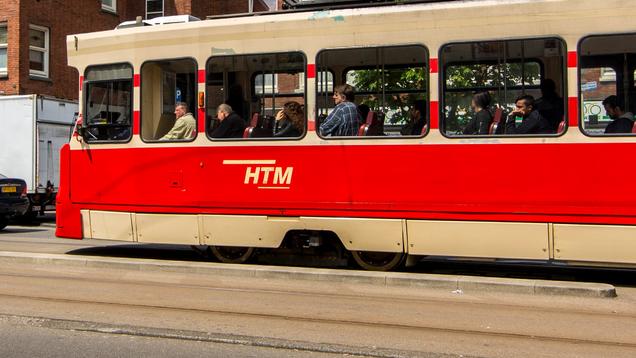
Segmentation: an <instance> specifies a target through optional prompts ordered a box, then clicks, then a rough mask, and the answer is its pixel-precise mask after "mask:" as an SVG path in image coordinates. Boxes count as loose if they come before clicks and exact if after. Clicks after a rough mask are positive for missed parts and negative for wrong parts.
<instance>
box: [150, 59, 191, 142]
mask: <svg viewBox="0 0 636 358" xmlns="http://www.w3.org/2000/svg"><path fill="white" fill-rule="evenodd" d="M196 73H197V64H196V62H195V61H194V60H192V59H180V60H160V61H150V62H146V63H144V65H143V66H142V67H141V96H142V98H141V137H142V139H144V140H192V139H193V138H194V137H195V136H196V112H197V111H196V104H197V101H196V93H197V82H196V76H195V75H196ZM181 102H183V103H185V106H182V107H184V108H185V110H184V111H185V112H184V113H181V112H180V111H176V108H175V107H176V104H178V103H181ZM177 115H180V116H181V115H183V117H179V118H177Z"/></svg>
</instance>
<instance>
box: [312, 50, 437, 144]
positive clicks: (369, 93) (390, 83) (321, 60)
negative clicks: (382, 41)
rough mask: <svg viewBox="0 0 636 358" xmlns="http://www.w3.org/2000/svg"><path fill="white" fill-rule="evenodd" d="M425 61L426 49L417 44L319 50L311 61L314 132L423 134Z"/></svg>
mask: <svg viewBox="0 0 636 358" xmlns="http://www.w3.org/2000/svg"><path fill="white" fill-rule="evenodd" d="M427 59H428V52H427V50H426V48H425V47H423V46H419V45H410V46H387V47H371V48H349V49H333V50H323V51H321V52H320V53H319V54H318V57H317V59H316V68H317V76H316V77H317V80H316V107H317V117H318V118H317V122H318V123H317V131H318V133H319V135H320V136H322V137H324V138H328V137H381V138H390V137H399V136H422V135H424V134H425V133H426V131H427V129H428V111H427V108H428V104H427V100H428V93H427V82H428V72H427ZM349 96H350V97H351V98H346V97H349ZM343 102H345V104H344V105H343ZM346 102H348V103H346ZM351 103H353V104H354V105H355V106H354V105H352V104H351ZM354 109H355V110H356V111H357V114H355V115H353V114H352V112H353V110H354Z"/></svg>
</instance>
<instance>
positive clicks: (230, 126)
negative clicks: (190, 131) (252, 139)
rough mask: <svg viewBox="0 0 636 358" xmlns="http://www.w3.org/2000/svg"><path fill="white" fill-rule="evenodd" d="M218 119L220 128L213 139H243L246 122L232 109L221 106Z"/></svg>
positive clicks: (218, 110) (213, 135) (217, 114)
mask: <svg viewBox="0 0 636 358" xmlns="http://www.w3.org/2000/svg"><path fill="white" fill-rule="evenodd" d="M216 118H218V119H219V122H220V124H219V126H218V127H216V129H215V130H214V131H212V134H210V137H212V138H243V132H244V131H245V121H244V120H243V118H241V117H240V116H239V115H238V114H236V113H234V112H233V111H232V107H230V106H228V105H227V104H221V105H219V107H218V108H217V109H216Z"/></svg>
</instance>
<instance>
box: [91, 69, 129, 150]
mask: <svg viewBox="0 0 636 358" xmlns="http://www.w3.org/2000/svg"><path fill="white" fill-rule="evenodd" d="M85 93H86V94H85V96H86V97H85V99H86V102H85V105H84V112H85V115H84V126H85V127H86V128H87V131H86V135H85V136H84V140H86V141H87V142H92V141H127V140H129V139H130V137H131V118H132V98H131V97H132V67H130V66H129V65H124V64H121V65H109V66H94V67H89V68H88V69H87V70H86V73H85Z"/></svg>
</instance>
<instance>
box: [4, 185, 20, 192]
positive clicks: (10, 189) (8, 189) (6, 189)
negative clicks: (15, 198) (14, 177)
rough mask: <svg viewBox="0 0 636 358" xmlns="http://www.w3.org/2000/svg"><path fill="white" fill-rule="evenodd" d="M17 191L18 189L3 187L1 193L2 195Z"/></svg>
mask: <svg viewBox="0 0 636 358" xmlns="http://www.w3.org/2000/svg"><path fill="white" fill-rule="evenodd" d="M17 191H18V188H17V187H15V186H3V187H2V192H3V193H15V192H17Z"/></svg>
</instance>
